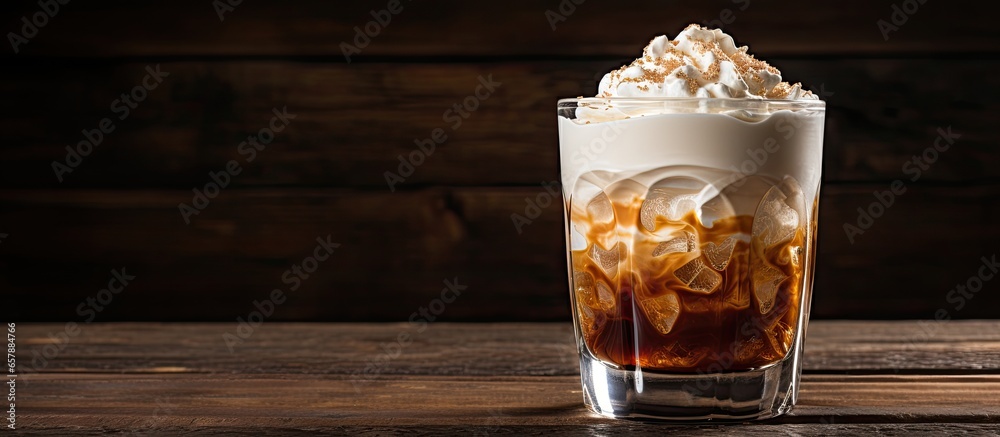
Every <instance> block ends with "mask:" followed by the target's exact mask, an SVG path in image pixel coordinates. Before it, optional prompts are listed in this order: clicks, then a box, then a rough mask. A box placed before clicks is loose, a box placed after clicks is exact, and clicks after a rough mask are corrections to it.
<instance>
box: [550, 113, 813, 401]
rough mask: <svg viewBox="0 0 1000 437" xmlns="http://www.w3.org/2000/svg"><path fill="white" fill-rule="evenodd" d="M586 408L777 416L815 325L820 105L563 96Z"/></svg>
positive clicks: (564, 165)
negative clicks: (810, 328) (812, 316)
mask: <svg viewBox="0 0 1000 437" xmlns="http://www.w3.org/2000/svg"><path fill="white" fill-rule="evenodd" d="M558 116H559V142H560V160H561V163H560V172H561V176H562V189H563V195H564V199H565V214H566V238H567V249H568V254H569V255H568V264H569V282H570V290H571V293H570V294H571V299H572V303H573V316H574V326H575V332H576V339H577V345H578V348H579V352H580V371H581V379H582V382H583V393H584V402H585V403H586V405H588V406H589V407H590V408H591V409H592V410H593V411H595V412H597V413H599V414H602V415H605V416H611V417H639V418H657V419H673V420H686V421H701V420H726V419H731V420H748V419H763V418H768V417H774V416H777V415H780V414H783V413H784V412H786V411H788V410H789V409H791V407H792V406H793V405H794V404H795V400H796V397H797V393H798V385H799V378H800V375H801V367H802V365H801V358H802V346H803V341H804V336H805V331H806V323H807V322H808V318H809V303H810V295H811V292H812V276H813V265H814V262H815V261H814V259H815V253H816V245H815V240H816V220H817V211H818V205H819V202H818V201H819V188H820V172H821V167H822V149H823V126H824V116H825V103H824V102H822V101H819V100H752V99H672V98H576V99H563V100H560V101H559V103H558Z"/></svg>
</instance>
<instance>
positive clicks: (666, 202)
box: [639, 188, 698, 231]
mask: <svg viewBox="0 0 1000 437" xmlns="http://www.w3.org/2000/svg"><path fill="white" fill-rule="evenodd" d="M697 198H698V194H697V192H690V191H689V190H682V189H675V188H654V189H652V190H650V191H649V193H648V194H647V195H646V199H645V200H643V202H642V206H641V207H640V208H639V221H640V222H641V223H642V226H643V227H644V228H646V230H647V231H653V230H655V229H656V218H657V217H666V218H667V219H668V220H672V221H678V220H680V219H681V218H682V217H684V215H685V214H687V213H688V212H691V211H694V210H696V209H698V201H697Z"/></svg>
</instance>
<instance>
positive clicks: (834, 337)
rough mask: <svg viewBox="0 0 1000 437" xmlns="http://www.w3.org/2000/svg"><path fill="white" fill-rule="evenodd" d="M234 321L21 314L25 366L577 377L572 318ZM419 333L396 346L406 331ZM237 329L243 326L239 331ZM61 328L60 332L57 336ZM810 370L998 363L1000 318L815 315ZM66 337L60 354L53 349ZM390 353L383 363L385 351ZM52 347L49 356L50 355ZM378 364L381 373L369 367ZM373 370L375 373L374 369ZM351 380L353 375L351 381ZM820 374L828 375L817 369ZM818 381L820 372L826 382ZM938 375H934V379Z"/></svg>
mask: <svg viewBox="0 0 1000 437" xmlns="http://www.w3.org/2000/svg"><path fill="white" fill-rule="evenodd" d="M236 327H237V323H236V322H231V323H208V324H205V323H197V324H191V323H184V324H159V323H111V324H107V323H94V324H90V325H81V327H80V332H79V334H78V335H75V336H73V337H72V338H71V339H70V340H69V341H66V340H59V339H58V337H59V335H60V334H61V333H63V332H64V329H65V325H64V324H19V325H18V327H17V329H18V332H19V337H18V346H19V349H18V350H19V351H20V352H19V355H18V357H19V361H18V362H19V364H20V365H21V368H20V372H22V373H24V374H29V373H112V374H122V373H131V374H136V373H139V374H178V373H191V374H197V373H213V374H223V375H225V374H244V375H245V374H269V375H273V374H311V375H331V377H333V375H347V378H348V379H350V380H358V379H360V380H362V381H365V380H368V379H369V378H370V377H371V378H372V379H377V378H378V377H384V378H387V379H392V376H391V375H407V376H419V375H434V376H464V377H475V378H487V377H494V376H503V377H514V376H521V377H523V376H574V375H578V373H579V366H578V359H577V352H576V346H575V343H574V341H573V332H572V324H571V322H570V321H569V320H567V321H565V322H562V323H516V324H514V323H499V324H453V323H431V324H429V325H427V328H426V329H425V330H424V331H422V332H421V331H419V330H418V329H419V328H420V325H411V324H408V323H393V324H317V323H310V324H290V323H278V322H267V323H265V324H263V325H261V326H260V327H259V328H257V329H255V330H254V331H253V333H252V335H251V336H249V337H247V338H246V340H245V341H243V342H242V343H239V344H235V345H234V347H233V350H232V351H230V350H229V348H228V346H227V343H226V340H225V339H224V338H223V334H224V333H225V332H229V333H235V330H236ZM404 332H405V333H408V334H410V335H411V341H412V343H409V344H407V345H404V346H402V347H400V348H398V349H399V350H398V351H397V350H396V349H397V347H396V346H394V345H393V343H395V340H396V339H397V337H398V336H399V335H400V333H404ZM234 335H235V334H234ZM53 338H56V339H53ZM806 341H807V343H806V349H805V360H804V369H805V372H806V373H807V374H810V375H820V374H833V375H835V376H836V375H837V374H842V373H845V372H850V373H851V374H853V375H859V374H865V373H871V374H878V375H877V376H873V377H872V378H873V380H879V381H883V380H885V379H878V378H883V377H884V378H891V375H889V376H886V375H882V374H887V373H889V374H891V373H893V372H902V373H906V374H925V375H929V374H938V375H950V374H959V373H981V374H996V373H997V372H998V371H1000V321H957V320H956V321H950V322H947V323H936V322H931V323H930V324H928V323H927V322H924V321H894V322H890V321H881V322H874V321H866V322H860V321H829V320H815V321H813V322H811V324H810V326H809V330H808V335H807V338H806ZM63 343H65V346H64V347H63V348H62V350H61V351H59V352H58V353H53V347H58V346H60V345H62V344H63ZM389 354H392V355H395V358H391V359H389V360H388V362H387V363H385V364H379V363H381V360H382V359H383V358H385V356H387V355H389ZM46 357H48V358H46ZM373 363H375V364H374V365H375V369H376V370H377V371H375V372H369V374H367V375H366V374H364V373H363V372H364V371H365V369H366V367H367V366H369V365H373ZM372 375H374V376H372ZM352 378H353V379H352ZM817 378H818V376H817ZM819 380H820V379H814V381H819ZM928 381H930V380H928Z"/></svg>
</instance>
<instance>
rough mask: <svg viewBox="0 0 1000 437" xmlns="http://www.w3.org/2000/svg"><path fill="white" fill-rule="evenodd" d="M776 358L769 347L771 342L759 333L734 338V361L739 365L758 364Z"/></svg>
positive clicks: (772, 360)
mask: <svg viewBox="0 0 1000 437" xmlns="http://www.w3.org/2000/svg"><path fill="white" fill-rule="evenodd" d="M778 358H779V357H778V356H777V355H776V354H775V352H774V350H772V349H771V343H770V342H768V341H767V340H764V339H763V338H761V336H760V334H759V333H754V334H752V335H751V336H749V337H743V338H740V339H737V340H736V362H737V363H740V364H741V365H752V366H759V365H760V364H761V363H770V362H774V361H776V360H777V359H778Z"/></svg>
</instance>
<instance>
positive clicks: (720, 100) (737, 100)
mask: <svg viewBox="0 0 1000 437" xmlns="http://www.w3.org/2000/svg"><path fill="white" fill-rule="evenodd" d="M581 103H590V104H597V105H604V104H608V103H615V104H619V105H634V106H643V105H650V104H664V103H672V104H677V105H684V104H697V105H700V104H701V103H707V104H713V103H714V104H719V105H724V106H729V105H733V104H736V105H738V106H756V105H768V106H788V107H795V108H800V109H825V108H826V101H824V100H820V99H748V98H742V97H659V96H656V97H620V96H616V97H569V98H561V99H559V100H558V101H557V106H558V107H559V108H565V107H569V106H572V105H577V106H579V104H581Z"/></svg>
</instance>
